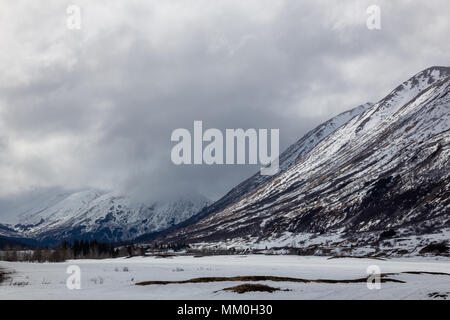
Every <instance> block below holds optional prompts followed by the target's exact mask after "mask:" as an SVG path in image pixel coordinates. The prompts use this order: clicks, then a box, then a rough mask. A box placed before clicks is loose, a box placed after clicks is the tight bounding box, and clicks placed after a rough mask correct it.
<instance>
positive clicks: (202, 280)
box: [136, 274, 404, 286]
mask: <svg viewBox="0 0 450 320" xmlns="http://www.w3.org/2000/svg"><path fill="white" fill-rule="evenodd" d="M225 281H242V282H244V281H274V282H300V283H361V282H367V278H357V279H347V280H346V279H343V280H335V279H312V280H311V279H302V278H290V277H275V276H237V277H204V278H193V279H188V280H178V281H176V280H175V281H142V282H137V283H136V285H137V286H148V285H158V284H159V285H166V284H185V283H208V282H225ZM381 282H397V283H404V281H402V280H397V279H391V278H388V277H387V274H381Z"/></svg>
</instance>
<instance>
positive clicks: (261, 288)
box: [223, 283, 289, 293]
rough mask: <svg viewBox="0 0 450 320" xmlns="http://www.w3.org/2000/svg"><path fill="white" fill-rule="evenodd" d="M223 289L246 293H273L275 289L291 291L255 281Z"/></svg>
mask: <svg viewBox="0 0 450 320" xmlns="http://www.w3.org/2000/svg"><path fill="white" fill-rule="evenodd" d="M223 291H233V292H236V293H245V292H269V293H272V292H274V291H289V289H280V288H274V287H270V286H266V285H264V284H254V283H244V284H240V285H238V286H235V287H229V288H225V289H223Z"/></svg>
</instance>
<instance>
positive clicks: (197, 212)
mask: <svg viewBox="0 0 450 320" xmlns="http://www.w3.org/2000/svg"><path fill="white" fill-rule="evenodd" d="M449 93H450V68H448V67H431V68H428V69H426V70H424V71H422V72H419V73H418V74H416V75H415V76H413V77H412V78H410V79H409V80H407V81H405V82H403V83H402V84H400V85H399V86H398V87H397V88H395V89H394V90H393V91H392V92H390V93H389V94H388V95H387V96H386V97H385V98H383V99H381V100H380V101H379V102H377V103H375V104H372V103H366V104H364V105H361V106H358V107H356V108H354V109H351V110H349V111H346V112H344V113H341V114H340V115H338V116H336V117H334V118H332V119H330V120H329V121H327V122H325V123H323V124H321V125H319V126H318V127H317V128H315V129H314V130H311V131H310V132H309V133H307V134H306V135H305V136H303V137H302V138H301V139H300V140H298V141H297V142H296V143H295V144H293V145H292V146H290V147H289V148H288V149H287V150H286V151H285V152H283V153H282V154H281V156H280V171H279V173H278V174H277V175H275V176H261V175H260V174H259V173H257V174H255V175H254V176H252V177H250V178H248V179H247V180H245V181H244V182H242V183H241V184H239V185H238V186H236V187H235V188H233V189H232V190H231V191H230V192H229V193H227V194H226V195H225V196H224V197H223V198H221V199H219V200H218V201H216V202H215V203H213V204H211V205H209V206H207V207H206V206H205V204H206V202H207V200H206V199H205V198H203V197H200V196H195V197H187V198H186V197H185V198H182V199H178V200H175V201H173V202H168V203H154V204H151V205H143V204H136V203H134V202H133V201H131V200H130V198H128V197H126V196H123V195H119V194H116V193H114V192H101V191H98V190H84V191H78V192H73V193H61V194H57V195H55V194H53V195H51V196H49V197H44V199H41V200H39V199H38V200H37V201H35V202H34V203H32V204H30V206H29V208H28V209H26V210H24V209H22V211H21V212H22V214H21V215H20V219H19V220H20V223H17V224H14V225H12V224H9V225H0V235H3V236H5V237H6V236H7V237H26V238H31V239H34V240H39V241H59V240H61V239H69V240H70V239H76V238H85V239H86V238H87V239H92V238H96V239H99V240H105V241H122V240H132V239H138V240H139V241H150V240H154V239H157V240H158V241H164V242H167V243H169V242H187V243H191V244H193V245H202V246H225V247H236V246H240V247H244V248H245V247H247V248H260V249H261V248H263V249H266V248H267V249H270V248H285V247H295V248H303V249H304V250H306V251H304V252H303V253H307V254H319V253H323V254H327V253H330V252H335V253H336V252H338V253H345V252H351V254H354V253H355V252H356V251H355V250H353V249H354V248H363V247H364V248H366V249H361V250H363V251H364V250H366V251H367V250H372V251H374V252H377V251H380V250H381V251H382V250H384V249H386V248H384V246H387V247H391V251H392V252H394V251H395V252H396V253H399V254H401V252H403V253H412V252H413V251H414V250H416V247H418V246H420V245H425V244H428V243H430V242H433V241H440V240H444V241H445V239H448V238H449V236H450V214H449V213H450V158H449V155H450V94H449ZM389 239H394V240H393V242H392V241H391V240H389ZM397 240H398V241H399V242H397ZM389 241H391V242H389ZM402 241H403V242H402ZM400 242H402V243H400ZM399 243H400V244H399ZM352 248H353V249H352ZM367 248H370V249H367ZM392 248H393V249H392ZM402 250H403V251H402ZM363 251H360V253H361V252H363Z"/></svg>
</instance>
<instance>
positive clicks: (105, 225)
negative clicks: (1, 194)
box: [2, 189, 207, 242]
mask: <svg viewBox="0 0 450 320" xmlns="http://www.w3.org/2000/svg"><path fill="white" fill-rule="evenodd" d="M38 199H39V200H40V202H39V201H37V199H34V201H32V202H31V203H30V204H29V209H27V210H25V211H24V212H23V213H22V214H20V215H19V221H20V223H18V224H16V225H14V226H11V225H10V226H8V227H6V226H3V231H4V232H2V234H3V235H8V236H16V237H17V236H21V237H28V238H32V239H36V240H40V241H43V242H58V241H61V240H63V239H64V240H71V239H94V238H95V239H97V240H101V241H123V240H130V239H133V238H135V237H137V236H139V235H141V234H143V233H146V232H152V231H157V230H161V229H166V228H168V227H170V226H171V225H174V224H176V223H180V222H181V221H183V220H185V219H187V218H189V217H190V216H192V215H194V214H195V213H197V212H198V211H200V210H201V209H202V207H204V206H205V204H206V203H207V200H206V199H205V198H204V197H201V196H192V195H191V196H190V197H180V198H179V199H177V200H174V201H171V202H164V203H162V202H161V203H156V202H155V203H151V204H149V205H146V204H143V203H137V202H135V201H133V200H132V199H131V198H130V197H127V196H124V195H121V194H118V193H116V192H103V191H100V190H95V189H88V190H82V191H76V192H64V193H58V194H50V195H49V196H48V197H38Z"/></svg>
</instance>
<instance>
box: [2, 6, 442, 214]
mask: <svg viewBox="0 0 450 320" xmlns="http://www.w3.org/2000/svg"><path fill="white" fill-rule="evenodd" d="M70 4H76V5H79V6H80V7H81V9H82V14H81V30H69V29H68V28H67V27H66V20H67V17H68V15H67V13H66V9H67V7H68V6H69V5H70ZM371 4H377V5H379V6H380V8H381V30H369V29H368V28H367V27H366V19H367V17H368V15H367V14H366V9H367V7H368V6H369V5H371ZM449 14H450V2H449V1H448V0H428V1H406V0H404V1H401V0H396V1H342V0H339V1H337V0H336V1H330V0H326V1H317V0H314V1H304V0H302V1H298V0H289V1H288V0H286V1H281V0H265V1H264V0H251V1H242V0H236V1H234V0H223V1H218V0H214V1H211V0H197V1H193V0H182V1H163V0H158V1H148V0H146V1H130V0H127V1H125V0H123V1H100V0H96V1H92V0H91V1H88V0H86V1H82V0H70V1H63V0H45V1H44V0H41V1H31V0H26V1H21V0H15V1H1V2H0V41H1V49H0V197H4V198H5V197H6V198H8V197H11V196H13V195H14V194H17V193H21V192H25V191H27V190H30V189H35V188H41V187H53V186H61V187H64V188H70V189H72V188H84V187H94V188H101V189H116V190H121V191H123V192H125V193H130V194H135V195H137V196H138V197H140V198H142V199H145V200H157V199H162V198H167V197H169V198H170V197H172V196H174V195H177V194H180V193H185V192H188V191H189V192H199V193H202V194H204V195H206V196H208V197H210V198H212V199H216V198H218V197H220V196H221V195H223V194H224V193H225V192H226V191H228V190H229V189H230V188H232V187H233V186H234V185H236V184H237V183H239V182H241V181H242V180H243V179H244V178H246V177H248V176H249V175H251V174H252V173H254V172H256V171H257V170H258V168H259V167H257V166H214V167H208V166H206V165H205V166H196V167H194V166H191V167H189V166H180V167H176V166H175V165H173V164H172V162H171V160H170V150H171V148H172V146H173V143H171V142H170V135H171V132H172V131H173V130H174V129H176V128H188V129H190V130H192V126H193V121H194V120H203V123H204V126H205V127H207V128H212V127H213V128H219V129H224V128H280V147H281V149H282V150H283V149H285V148H286V147H287V146H289V144H291V143H293V142H295V141H296V140H297V139H298V138H300V137H301V136H302V135H303V134H304V133H306V132H307V131H308V130H310V129H312V128H314V127H315V126H316V125H318V124H319V123H321V122H323V121H325V120H327V119H328V118H330V117H332V116H334V115H336V114H338V113H340V112H342V111H345V110H347V109H350V108H352V107H354V106H357V105H359V104H362V103H365V102H367V101H371V102H376V101H377V100H379V99H380V98H382V97H383V96H385V95H386V94H388V93H389V91H390V90H391V89H393V88H394V87H395V86H396V85H397V84H399V83H400V82H402V81H404V80H406V79H407V78H409V77H410V76H412V75H413V74H415V73H417V72H419V71H420V70H422V69H425V68H427V67H429V66H432V65H447V66H448V65H450V55H449V53H450V41H449V34H450V19H449ZM0 209H1V206H0ZM0 211H1V210H0Z"/></svg>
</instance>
